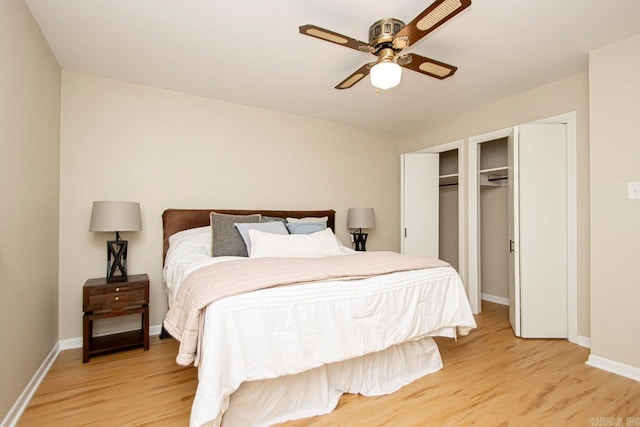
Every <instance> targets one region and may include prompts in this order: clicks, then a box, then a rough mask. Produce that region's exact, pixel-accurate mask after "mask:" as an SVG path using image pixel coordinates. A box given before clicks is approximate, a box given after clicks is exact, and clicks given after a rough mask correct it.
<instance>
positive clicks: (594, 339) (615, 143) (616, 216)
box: [589, 34, 640, 368]
mask: <svg viewBox="0 0 640 427" xmlns="http://www.w3.org/2000/svg"><path fill="white" fill-rule="evenodd" d="M589 90H590V96H591V354H593V355H596V356H600V357H604V358H607V359H610V360H613V361H616V362H620V363H624V364H627V365H630V366H633V367H636V368H640V332H639V331H640V329H639V328H638V326H639V324H640V322H639V320H638V319H639V316H638V314H639V313H640V311H639V308H638V307H639V304H640V274H639V273H638V260H639V257H640V200H628V199H627V183H628V182H638V181H640V136H639V135H640V133H639V132H638V119H640V34H638V35H636V36H635V37H632V38H629V39H627V40H623V41H620V42H618V43H615V44H612V45H610V46H607V47H604V48H601V49H599V50H596V51H593V52H591V53H590V55H589Z"/></svg>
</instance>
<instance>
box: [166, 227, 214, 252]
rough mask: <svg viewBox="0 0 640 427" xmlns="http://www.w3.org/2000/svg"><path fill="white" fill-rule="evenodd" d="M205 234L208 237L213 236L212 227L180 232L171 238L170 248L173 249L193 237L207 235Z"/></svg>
mask: <svg viewBox="0 0 640 427" xmlns="http://www.w3.org/2000/svg"><path fill="white" fill-rule="evenodd" d="M205 234H206V235H207V236H211V226H210V225H205V226H204V227H196V228H189V229H187V230H182V231H178V232H177V233H174V234H172V235H171V236H169V247H171V245H175V244H176V243H179V242H182V241H183V240H189V239H191V237H195V236H200V235H205Z"/></svg>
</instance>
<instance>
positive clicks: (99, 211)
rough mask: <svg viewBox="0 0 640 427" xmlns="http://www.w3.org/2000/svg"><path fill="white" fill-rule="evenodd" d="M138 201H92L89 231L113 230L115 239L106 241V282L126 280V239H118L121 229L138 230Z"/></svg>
mask: <svg viewBox="0 0 640 427" xmlns="http://www.w3.org/2000/svg"><path fill="white" fill-rule="evenodd" d="M140 230H142V221H141V219H140V203H138V202H104V201H101V202H93V208H92V209H91V222H90V224H89V231H105V232H115V233H116V239H115V240H108V241H107V282H121V281H126V280H127V246H128V242H127V241H126V240H122V239H120V233H121V232H122V231H140Z"/></svg>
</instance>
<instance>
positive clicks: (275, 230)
mask: <svg viewBox="0 0 640 427" xmlns="http://www.w3.org/2000/svg"><path fill="white" fill-rule="evenodd" d="M233 225H234V226H235V227H236V228H237V229H238V231H239V232H240V235H241V236H242V240H244V244H245V245H246V246H247V253H248V254H249V256H251V238H249V230H260V231H263V232H265V233H271V234H289V232H288V231H287V227H285V226H284V222H281V221H272V222H259V223H249V222H245V223H237V224H233Z"/></svg>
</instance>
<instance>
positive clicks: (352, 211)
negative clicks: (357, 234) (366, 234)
mask: <svg viewBox="0 0 640 427" xmlns="http://www.w3.org/2000/svg"><path fill="white" fill-rule="evenodd" d="M375 226H376V219H375V217H374V216H373V208H349V211H348V212H347V228H374V227H375Z"/></svg>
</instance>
